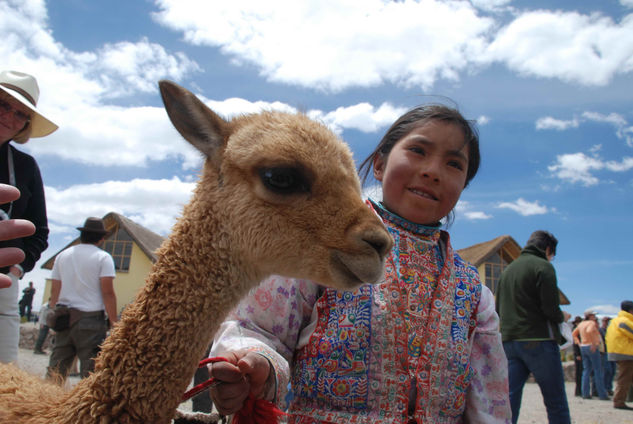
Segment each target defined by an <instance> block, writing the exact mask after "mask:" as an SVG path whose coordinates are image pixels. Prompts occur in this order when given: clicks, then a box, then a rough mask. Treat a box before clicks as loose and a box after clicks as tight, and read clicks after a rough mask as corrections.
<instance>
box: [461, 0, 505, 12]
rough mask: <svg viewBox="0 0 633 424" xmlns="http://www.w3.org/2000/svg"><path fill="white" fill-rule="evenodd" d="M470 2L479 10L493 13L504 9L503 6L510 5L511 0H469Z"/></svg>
mask: <svg viewBox="0 0 633 424" xmlns="http://www.w3.org/2000/svg"><path fill="white" fill-rule="evenodd" d="M470 2H471V3H472V4H473V6H475V7H477V8H479V9H481V10H485V11H489V12H494V11H499V10H503V9H505V7H504V6H507V5H508V4H510V3H511V2H512V0H470Z"/></svg>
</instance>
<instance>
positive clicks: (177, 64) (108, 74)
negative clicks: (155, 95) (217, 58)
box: [0, 0, 199, 104]
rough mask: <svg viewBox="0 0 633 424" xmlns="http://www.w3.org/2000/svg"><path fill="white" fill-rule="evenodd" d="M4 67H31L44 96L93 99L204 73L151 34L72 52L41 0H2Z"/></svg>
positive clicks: (0, 20)
mask: <svg viewBox="0 0 633 424" xmlns="http://www.w3.org/2000/svg"><path fill="white" fill-rule="evenodd" d="M0 30H2V33H3V37H4V41H3V43H2V44H1V45H0V56H2V57H3V58H4V66H5V67H11V68H13V69H23V70H26V71H28V70H31V69H37V72H34V73H35V74H36V76H37V78H38V81H39V83H40V86H41V87H42V88H44V90H43V97H44V98H48V99H50V98H57V99H60V98H61V99H64V102H65V103H69V102H79V101H80V99H81V101H84V102H92V103H93V104H97V103H98V102H99V101H100V100H103V99H104V98H112V97H119V96H124V95H131V94H134V93H136V92H151V91H155V90H156V81H157V80H158V79H160V78H171V79H175V80H180V79H182V78H183V77H184V76H185V75H188V74H190V73H193V72H196V71H199V67H198V65H197V64H196V62H194V61H193V60H191V59H189V58H188V57H187V56H186V55H185V54H183V53H175V54H172V53H169V52H167V50H166V49H165V48H164V47H162V46H161V45H159V44H156V43H152V42H150V41H149V40H147V39H146V38H143V39H141V40H140V41H137V42H130V41H124V42H119V43H115V44H105V45H104V46H102V47H101V48H99V49H97V50H96V51H92V52H76V51H72V50H70V49H68V48H66V47H65V46H63V45H62V44H61V43H59V42H58V41H56V40H55V38H54V37H53V33H52V32H51V31H50V29H49V28H48V16H47V11H46V7H45V4H44V2H43V1H42V0H9V1H6V2H2V3H0Z"/></svg>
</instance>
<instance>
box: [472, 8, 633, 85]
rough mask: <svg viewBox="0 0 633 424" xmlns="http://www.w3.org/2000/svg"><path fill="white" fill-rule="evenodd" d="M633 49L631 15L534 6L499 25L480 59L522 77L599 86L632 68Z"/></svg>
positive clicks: (632, 20)
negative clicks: (616, 19)
mask: <svg viewBox="0 0 633 424" xmlns="http://www.w3.org/2000/svg"><path fill="white" fill-rule="evenodd" d="M632 49H633V15H628V16H626V17H624V18H623V19H622V20H621V21H620V22H617V23H616V22H614V21H613V20H612V19H611V18H609V17H606V16H603V15H600V14H598V13H593V14H590V15H582V14H580V13H577V12H560V11H546V10H537V11H530V12H526V13H523V14H521V15H519V16H518V17H517V18H516V19H515V20H514V21H512V22H511V23H510V24H508V25H507V26H505V27H504V28H502V29H501V30H500V31H499V32H498V34H497V35H496V38H495V39H494V41H493V42H492V43H491V44H490V46H489V48H488V50H487V54H486V55H485V56H483V57H482V59H483V60H485V61H500V62H503V63H505V64H507V66H508V67H509V68H510V69H512V70H514V71H517V72H519V73H521V74H524V75H530V76H536V77H547V78H558V79H561V80H563V81H567V82H571V83H580V84H583V85H593V86H602V85H606V84H607V83H608V82H609V81H610V80H611V79H612V78H613V77H614V76H615V75H617V74H621V73H628V72H630V71H631V70H632V69H633V56H632V55H631V51H632Z"/></svg>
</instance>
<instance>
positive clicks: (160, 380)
mask: <svg viewBox="0 0 633 424" xmlns="http://www.w3.org/2000/svg"><path fill="white" fill-rule="evenodd" d="M183 221H185V220H183ZM181 224H182V223H181ZM184 224H185V225H179V227H178V228H177V229H176V228H175V229H174V234H176V235H172V237H171V238H170V239H169V240H168V241H166V243H165V245H164V246H163V247H162V248H161V251H162V252H161V253H160V259H159V260H158V261H157V263H156V264H155V266H154V268H153V271H152V272H151V273H150V275H149V277H148V279H147V283H146V285H145V287H144V288H143V290H142V291H141V292H140V293H139V295H138V296H137V299H136V300H135V302H134V303H133V304H131V305H130V306H128V308H126V310H125V312H124V314H123V317H122V319H121V322H120V323H119V324H118V325H117V326H116V327H115V329H114V330H113V332H112V335H111V336H110V337H109V338H108V339H107V340H106V341H105V342H104V344H103V347H102V351H101V354H100V355H99V357H98V358H97V361H96V369H95V373H94V374H92V375H91V376H90V377H89V378H88V379H86V380H83V381H82V382H81V383H80V384H79V385H78V386H77V387H76V388H75V390H74V392H73V393H74V401H75V402H77V403H79V404H81V405H82V406H81V407H79V408H78V409H77V411H76V414H75V415H73V420H75V419H76V418H79V417H78V416H77V414H84V413H87V412H89V411H99V412H97V414H98V415H101V416H110V417H118V418H117V419H118V420H119V421H120V422H129V423H148V422H152V423H162V422H168V421H169V420H170V419H171V418H172V417H173V415H174V412H175V409H176V407H177V406H178V404H179V402H180V399H181V397H182V395H183V393H184V392H185V390H186V388H187V386H188V384H189V383H190V382H191V379H192V378H193V374H194V372H195V369H196V367H197V364H198V362H199V361H200V359H202V356H203V354H204V353H205V351H206V349H207V347H208V345H209V343H210V341H211V338H212V337H213V335H214V333H215V331H216V330H217V328H218V327H219V325H220V323H221V322H222V321H223V320H224V318H225V316H226V315H227V314H228V312H229V311H230V309H232V308H233V307H234V305H236V304H237V302H238V301H239V299H240V298H241V297H242V295H244V294H245V292H246V290H247V285H246V284H244V283H245V281H247V280H253V281H259V279H258V277H255V276H251V277H250V278H249V277H247V276H246V275H245V274H244V273H243V271H244V269H245V268H244V266H243V265H241V264H237V263H235V262H232V261H231V259H230V258H231V257H232V256H231V255H230V254H228V249H224V248H222V247H221V246H220V247H218V248H216V249H211V248H210V246H217V244H218V241H217V240H216V239H212V237H213V235H212V234H209V233H212V231H207V232H205V234H200V233H199V232H196V233H195V234H192V233H193V232H195V231H196V229H195V227H193V226H187V225H186V224H187V222H184ZM187 228H188V230H187ZM213 233H215V232H213ZM194 235H195V240H196V243H195V245H193V244H192V243H191V240H193V239H194V238H193V236H194ZM205 238H208V240H204V239H205ZM201 246H207V248H206V249H205V257H204V258H201V257H200V255H201V252H200V247H201ZM209 250H212V252H211V253H212V254H208V253H209V252H208V251H209ZM231 270H240V275H237V274H236V273H235V272H231ZM71 403H72V400H71ZM78 406H79V405H78ZM82 411H83V412H82ZM71 421H72V420H71ZM115 421H116V420H115ZM68 422H70V421H68ZM82 422H83V421H82Z"/></svg>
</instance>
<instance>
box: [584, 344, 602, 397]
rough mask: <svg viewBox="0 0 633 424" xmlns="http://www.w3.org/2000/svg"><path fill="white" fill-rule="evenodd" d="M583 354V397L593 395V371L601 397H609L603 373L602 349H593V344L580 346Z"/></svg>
mask: <svg viewBox="0 0 633 424" xmlns="http://www.w3.org/2000/svg"><path fill="white" fill-rule="evenodd" d="M580 354H581V355H582V397H584V398H589V397H591V381H590V378H591V373H592V372H593V376H594V381H595V383H596V389H597V390H598V396H599V397H600V399H608V398H609V396H608V395H607V391H606V390H605V388H604V376H603V375H602V358H600V350H598V349H597V348H596V350H595V351H594V352H592V351H591V346H580Z"/></svg>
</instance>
